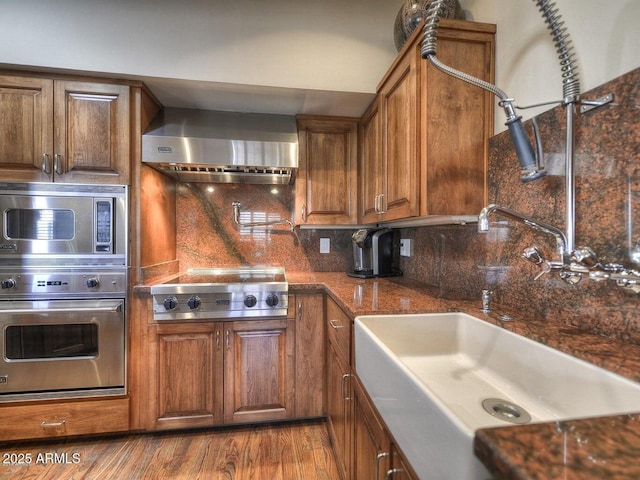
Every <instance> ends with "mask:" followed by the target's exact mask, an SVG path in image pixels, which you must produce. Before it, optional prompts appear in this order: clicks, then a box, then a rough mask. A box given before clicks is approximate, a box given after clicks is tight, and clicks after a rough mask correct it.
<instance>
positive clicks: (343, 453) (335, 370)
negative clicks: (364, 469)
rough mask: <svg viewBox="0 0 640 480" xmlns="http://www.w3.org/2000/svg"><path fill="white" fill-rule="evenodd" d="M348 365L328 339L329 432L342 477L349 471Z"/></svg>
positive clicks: (349, 386) (350, 414) (349, 416)
mask: <svg viewBox="0 0 640 480" xmlns="http://www.w3.org/2000/svg"><path fill="white" fill-rule="evenodd" d="M351 407H352V403H351V367H350V366H349V365H348V364H347V363H345V362H344V359H343V358H342V357H340V356H339V355H338V354H337V353H336V350H335V348H334V347H333V345H332V344H331V343H329V345H328V351H327V414H328V419H329V436H330V437H331V442H332V444H333V449H334V452H335V455H336V463H337V465H338V470H339V472H340V474H341V476H342V478H343V479H348V478H350V471H351V467H350V465H351V425H352V418H351V417H352V411H351V410H352V409H351Z"/></svg>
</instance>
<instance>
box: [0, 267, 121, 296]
mask: <svg viewBox="0 0 640 480" xmlns="http://www.w3.org/2000/svg"><path fill="white" fill-rule="evenodd" d="M51 270H52V269H50V270H49V271H47V272H38V271H33V272H0V300H17V299H45V298H51V296H55V298H87V297H90V298H95V297H97V296H104V297H116V296H117V297H122V296H123V295H124V294H125V293H126V288H127V274H126V271H124V270H123V269H114V270H107V271H100V270H97V271H93V270H92V271H77V270H75V271H68V270H64V271H59V272H56V271H51Z"/></svg>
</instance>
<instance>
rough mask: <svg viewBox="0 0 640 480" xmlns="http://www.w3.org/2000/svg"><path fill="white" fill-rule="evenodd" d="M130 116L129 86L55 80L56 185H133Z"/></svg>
mask: <svg viewBox="0 0 640 480" xmlns="http://www.w3.org/2000/svg"><path fill="white" fill-rule="evenodd" d="M129 112H130V107H129V87H128V86H124V85H116V84H100V83H90V82H68V81H56V82H55V103H54V113H55V123H54V125H55V154H54V160H55V157H56V156H57V158H58V162H59V164H60V166H59V167H58V170H55V168H54V176H55V179H56V181H63V182H87V181H89V182H96V183H128V180H129V176H128V171H129V118H130V114H129ZM54 163H55V162H54ZM58 172H61V174H59V173H58Z"/></svg>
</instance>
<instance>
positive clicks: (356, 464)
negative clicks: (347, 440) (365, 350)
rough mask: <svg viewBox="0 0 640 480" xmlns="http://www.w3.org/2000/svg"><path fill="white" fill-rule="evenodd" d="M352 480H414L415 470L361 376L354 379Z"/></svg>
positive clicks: (415, 477)
mask: <svg viewBox="0 0 640 480" xmlns="http://www.w3.org/2000/svg"><path fill="white" fill-rule="evenodd" d="M353 385H354V388H353V460H352V462H353V463H352V472H353V475H352V476H351V478H352V479H354V480H356V479H359V478H365V479H368V478H371V479H375V480H379V479H383V480H384V479H393V480H398V479H400V480H414V479H417V478H418V477H417V476H416V475H415V473H414V472H413V470H412V469H411V466H410V465H409V463H408V462H407V461H406V459H405V458H404V457H403V455H402V452H400V450H399V449H398V448H397V446H396V445H395V444H394V443H393V439H392V437H391V435H390V434H389V433H388V431H387V429H386V427H385V426H384V422H383V420H382V419H381V418H380V416H379V415H378V412H377V411H376V409H375V407H374V406H373V403H372V402H371V399H370V398H369V396H368V395H367V393H366V391H365V389H364V387H363V386H362V384H361V383H360V381H359V380H358V378H357V376H354V377H353Z"/></svg>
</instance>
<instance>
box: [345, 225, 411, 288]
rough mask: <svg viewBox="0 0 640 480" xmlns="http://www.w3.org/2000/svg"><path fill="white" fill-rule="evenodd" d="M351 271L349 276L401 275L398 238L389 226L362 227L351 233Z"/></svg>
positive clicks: (396, 232)
mask: <svg viewBox="0 0 640 480" xmlns="http://www.w3.org/2000/svg"><path fill="white" fill-rule="evenodd" d="M351 240H352V241H353V263H354V268H353V271H351V272H348V273H347V275H349V276H350V277H358V278H371V277H389V276H394V275H402V272H401V271H400V269H399V268H398V258H399V254H400V239H399V233H398V231H397V230H393V229H391V228H372V229H369V228H363V229H360V230H358V231H356V232H355V233H354V234H353V235H351Z"/></svg>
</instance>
